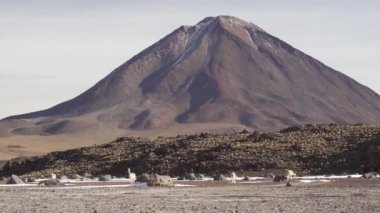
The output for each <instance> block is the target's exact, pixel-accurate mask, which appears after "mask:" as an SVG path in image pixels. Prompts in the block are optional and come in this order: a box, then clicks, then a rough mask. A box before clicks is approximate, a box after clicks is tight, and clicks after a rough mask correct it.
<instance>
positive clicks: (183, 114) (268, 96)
mask: <svg viewBox="0 0 380 213" xmlns="http://www.w3.org/2000/svg"><path fill="white" fill-rule="evenodd" d="M85 115H94V116H96V117H95V118H96V119H93V118H92V120H91V119H87V117H85V118H83V120H84V121H83V120H82V121H81V122H82V123H80V124H78V123H77V122H78V121H75V118H77V117H78V116H85ZM32 118H35V119H36V120H31V122H30V123H28V124H27V126H26V127H23V126H20V127H19V128H17V129H15V131H13V133H14V134H26V135H33V134H37V135H38V134H42V135H45V134H50V135H51V134H53V135H54V134H62V132H63V133H65V134H70V133H71V132H78V131H81V130H82V129H81V128H94V129H96V128H98V126H97V125H96V124H97V123H101V124H105V125H104V126H109V127H111V128H114V129H121V130H125V129H126V130H151V129H157V128H163V127H165V128H167V129H168V130H167V132H170V131H171V130H170V127H172V126H173V125H176V124H191V123H210V125H215V126H217V125H218V124H220V123H224V124H225V123H227V124H235V125H236V124H239V125H242V126H245V127H246V128H249V129H253V130H259V131H273V130H278V129H281V128H285V127H288V126H292V125H299V124H305V123H330V122H333V123H340V124H353V123H357V122H362V123H366V124H378V123H380V97H379V95H378V94H376V93H375V92H373V91H372V90H370V89H369V88H367V87H365V86H363V85H361V84H359V83H357V82H356V81H354V80H353V79H351V78H349V77H347V76H345V75H344V74H342V73H340V72H337V71H335V70H333V69H331V68H329V67H327V66H326V65H324V64H322V63H321V62H319V61H318V60H316V59H314V58H312V57H310V56H308V55H306V54H304V53H302V52H301V51H299V50H297V49H295V48H294V47H292V46H291V45H289V44H287V43H285V42H284V41H282V40H280V39H278V38H276V37H274V36H272V35H270V34H268V33H267V32H265V31H264V30H262V29H260V28H259V27H257V26H255V25H254V24H251V23H248V22H245V21H243V20H240V19H237V18H234V17H229V16H219V17H210V18H206V19H204V20H203V21H201V22H200V23H198V24H197V25H195V26H182V27H180V28H178V29H177V30H175V31H174V32H172V33H171V34H169V35H168V36H166V37H165V38H163V39H161V40H160V41H159V42H157V43H156V44H154V45H152V46H151V47H149V48H147V49H146V50H144V51H142V52H141V53H140V54H138V55H136V56H135V57H133V58H132V59H131V60H129V61H127V62H126V63H124V64H123V65H121V66H120V67H118V68H117V69H115V70H114V71H113V72H112V73H110V74H109V75H108V76H106V77H105V78H104V79H102V80H101V81H99V82H98V83H97V84H96V85H94V86H93V87H92V88H90V89H89V90H87V91H85V92H84V93H82V94H81V95H79V96H78V97H76V98H74V99H72V100H69V101H67V102H64V103H61V104H59V105H57V106H54V107H52V108H50V109H47V110H43V111H39V112H34V113H29V114H24V115H17V116H12V117H9V118H7V119H6V120H16V119H32ZM42 118H43V119H47V120H49V118H52V120H51V122H49V123H44V122H42V123H40V121H41V119H42ZM86 119H87V120H86ZM72 120H74V121H72ZM62 122H64V123H62ZM68 125H70V126H69V127H67V126H68ZM60 128H64V129H63V130H61V129H60ZM102 128H103V127H99V128H98V129H96V131H98V132H101V131H102ZM189 128H191V127H189ZM47 130H50V131H47ZM161 133H165V131H162V132H161ZM115 135H116V134H115ZM115 137H116V136H115Z"/></svg>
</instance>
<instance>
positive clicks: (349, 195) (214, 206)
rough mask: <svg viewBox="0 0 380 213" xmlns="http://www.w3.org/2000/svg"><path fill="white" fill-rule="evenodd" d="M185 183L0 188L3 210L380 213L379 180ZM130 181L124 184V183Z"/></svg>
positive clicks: (0, 204) (1, 207) (0, 200)
mask: <svg viewBox="0 0 380 213" xmlns="http://www.w3.org/2000/svg"><path fill="white" fill-rule="evenodd" d="M176 183H179V184H184V185H192V186H183V187H171V188H161V187H159V188H156V187H149V188H148V187H130V186H128V185H125V186H118V187H112V188H104V187H102V188H96V187H95V188H89V187H86V188H75V187H74V188H73V187H9V186H7V187H5V186H2V187H0V193H1V195H2V196H1V197H0V209H1V212H308V213H310V212H380V179H376V180H363V179H355V180H354V179H351V180H347V179H346V180H335V181H331V182H328V183H326V182H315V183H308V184H305V183H300V182H294V183H293V185H292V186H291V187H286V186H285V184H284V183H280V184H278V183H271V182H268V183H260V184H258V183H244V182H238V183H237V184H231V183H227V182H214V181H206V182H189V181H187V182H176ZM124 184H125V183H124Z"/></svg>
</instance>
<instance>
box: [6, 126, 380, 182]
mask: <svg viewBox="0 0 380 213" xmlns="http://www.w3.org/2000/svg"><path fill="white" fill-rule="evenodd" d="M379 156H380V126H378V125H377V126H366V125H354V126H339V125H335V124H331V125H304V126H295V127H291V128H287V129H283V130H281V131H280V132H272V133H262V132H242V133H240V134H223V135H211V134H207V133H202V134H199V135H179V136H177V137H170V138H169V137H159V138H157V139H155V140H148V139H142V138H129V137H125V138H118V139H117V140H115V141H114V142H111V143H109V144H106V145H102V146H92V147H85V148H80V149H72V150H68V151H63V152H53V153H49V154H47V155H45V156H42V157H34V158H30V159H21V160H13V161H11V162H12V163H9V162H8V163H6V164H5V166H4V168H3V170H2V171H1V173H0V174H1V175H10V174H17V175H24V176H40V175H49V174H50V173H51V172H54V173H56V174H58V175H60V174H61V175H68V174H76V173H79V174H81V173H86V172H87V173H91V174H108V173H111V174H115V175H125V174H126V171H127V168H131V169H132V170H133V171H134V172H136V173H137V174H142V173H160V174H170V175H183V174H186V173H190V172H195V173H204V174H214V173H225V172H228V171H257V170H258V171H261V170H263V169H284V168H289V169H293V170H295V171H297V172H298V173H299V174H326V173H331V174H339V173H342V172H348V173H353V172H363V170H374V171H376V170H379V169H380V158H379Z"/></svg>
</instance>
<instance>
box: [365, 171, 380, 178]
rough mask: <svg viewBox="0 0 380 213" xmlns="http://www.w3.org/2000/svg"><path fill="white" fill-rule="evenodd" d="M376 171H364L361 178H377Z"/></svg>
mask: <svg viewBox="0 0 380 213" xmlns="http://www.w3.org/2000/svg"><path fill="white" fill-rule="evenodd" d="M377 176H378V175H377V173H376V172H367V173H365V174H364V175H363V176H362V178H365V179H374V178H377Z"/></svg>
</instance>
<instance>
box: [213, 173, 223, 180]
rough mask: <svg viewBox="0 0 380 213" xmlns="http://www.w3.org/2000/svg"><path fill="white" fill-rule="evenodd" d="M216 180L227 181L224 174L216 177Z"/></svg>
mask: <svg viewBox="0 0 380 213" xmlns="http://www.w3.org/2000/svg"><path fill="white" fill-rule="evenodd" d="M214 180H216V181H225V180H226V177H225V176H224V175H222V174H219V175H216V176H214Z"/></svg>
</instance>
